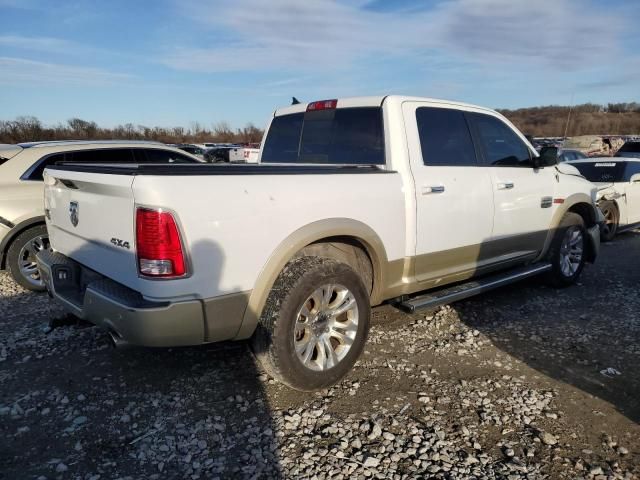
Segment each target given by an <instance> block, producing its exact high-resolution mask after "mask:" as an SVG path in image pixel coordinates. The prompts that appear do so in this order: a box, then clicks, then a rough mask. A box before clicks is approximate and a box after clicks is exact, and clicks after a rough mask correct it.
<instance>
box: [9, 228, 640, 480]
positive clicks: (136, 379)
mask: <svg viewBox="0 0 640 480" xmlns="http://www.w3.org/2000/svg"><path fill="white" fill-rule="evenodd" d="M602 250H603V251H602V255H601V257H600V259H599V261H598V263H597V264H596V265H594V266H590V267H588V268H587V269H586V270H585V272H584V274H583V277H582V283H581V284H580V285H577V286H575V287H571V288H569V289H566V290H562V291H557V290H553V289H549V288H547V287H545V286H543V284H542V283H541V282H540V280H536V279H533V280H530V281H526V282H523V283H519V284H516V285H513V286H510V287H507V288H503V289H501V290H499V291H495V292H491V293H488V294H485V295H484V296H482V297H477V298H475V299H471V300H468V301H463V302H458V303H456V304H453V305H452V306H450V307H444V308H442V309H439V310H438V311H435V312H427V313H421V314H416V315H405V314H402V313H399V312H398V311H396V310H395V309H393V308H392V307H390V306H382V307H378V308H376V309H374V315H373V321H374V326H373V328H372V331H371V336H370V340H369V343H368V347H367V349H366V351H365V354H364V355H363V357H362V358H361V360H360V361H359V362H358V364H357V365H356V367H355V369H354V370H353V372H352V373H351V374H350V375H349V376H348V377H347V378H346V379H345V380H344V381H343V382H342V383H340V384H339V385H337V386H335V387H334V388H331V389H329V390H326V391H323V392H319V393H314V394H301V393H298V392H294V391H291V390H288V389H287V388H285V387H282V386H281V385H279V384H276V383H275V382H274V381H273V380H272V379H269V378H267V376H266V375H265V374H264V373H263V372H262V371H261V370H260V369H259V368H257V367H256V365H255V363H254V360H253V357H252V356H251V355H250V353H249V350H248V348H247V345H246V344H245V343H240V342H239V343H224V344H217V345H209V346H204V347H199V348H182V349H127V350H115V349H113V348H111V346H110V345H109V342H108V339H107V336H106V334H104V333H103V332H101V331H100V330H98V329H97V328H94V327H89V326H86V325H78V324H68V325H63V326H59V327H57V328H55V329H53V330H51V329H50V328H48V323H49V321H50V319H52V318H54V319H55V318H58V319H64V316H63V314H62V312H61V310H60V309H59V308H58V307H57V306H56V305H55V304H54V303H53V302H51V301H50V300H49V299H48V298H47V296H46V295H35V294H31V293H26V292H25V291H23V290H21V289H20V288H19V287H17V286H15V285H14V284H13V283H12V282H11V281H10V279H9V278H8V276H7V275H6V274H2V275H1V276H0V294H1V297H0V478H6V479H15V478H40V479H44V478H60V479H67V478H69V479H84V480H87V479H93V480H95V479H112V478H150V479H153V478H163V479H164V478H193V479H197V478H207V479H210V478H277V477H285V478H309V479H329V478H332V479H347V478H348V479H352V478H385V479H387V478H398V479H400V478H416V477H421V478H506V479H520V478H529V479H538V478H571V479H575V478H596V479H605V478H639V475H640V426H639V425H638V424H639V423H640V375H639V374H638V371H639V370H640V316H639V315H638V312H640V292H639V290H638V285H639V283H640V269H639V268H638V260H639V259H640V232H631V233H627V234H623V235H621V236H620V237H618V238H617V239H616V241H614V242H613V243H611V244H607V245H603V249H602ZM607 369H611V370H607ZM602 372H603V373H602Z"/></svg>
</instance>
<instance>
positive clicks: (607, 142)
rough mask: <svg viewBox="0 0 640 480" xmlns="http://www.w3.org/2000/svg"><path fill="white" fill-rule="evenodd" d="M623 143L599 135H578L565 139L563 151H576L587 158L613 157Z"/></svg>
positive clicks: (620, 139) (613, 138)
mask: <svg viewBox="0 0 640 480" xmlns="http://www.w3.org/2000/svg"><path fill="white" fill-rule="evenodd" d="M623 143H624V141H623V140H622V138H620V137H613V136H600V135H580V136H577V137H571V138H567V139H566V140H565V141H564V143H563V145H562V148H563V149H567V150H578V151H580V152H582V153H584V154H585V155H586V156H587V157H600V156H609V155H613V154H614V153H616V152H617V151H618V149H619V148H620V147H621V146H622V144H623Z"/></svg>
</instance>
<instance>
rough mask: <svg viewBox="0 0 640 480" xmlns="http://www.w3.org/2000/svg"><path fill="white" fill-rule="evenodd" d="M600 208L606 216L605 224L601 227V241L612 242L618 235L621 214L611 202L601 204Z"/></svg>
mask: <svg viewBox="0 0 640 480" xmlns="http://www.w3.org/2000/svg"><path fill="white" fill-rule="evenodd" d="M599 207H600V211H601V212H602V215H603V216H604V224H603V225H602V226H601V227H600V239H601V240H602V241H603V242H610V241H611V240H613V237H615V236H616V233H618V225H619V223H620V212H619V211H618V207H617V206H616V204H615V203H614V202H612V201H611V200H605V201H604V202H601V203H600V205H599Z"/></svg>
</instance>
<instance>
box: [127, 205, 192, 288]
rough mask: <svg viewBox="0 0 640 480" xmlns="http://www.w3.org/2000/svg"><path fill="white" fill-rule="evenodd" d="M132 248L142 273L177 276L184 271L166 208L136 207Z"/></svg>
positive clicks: (179, 245)
mask: <svg viewBox="0 0 640 480" xmlns="http://www.w3.org/2000/svg"><path fill="white" fill-rule="evenodd" d="M136 250H137V253H138V271H139V272H140V273H141V274H142V275H146V276H150V277H180V276H182V275H184V274H185V272H186V268H185V261H184V254H183V252H182V241H181V240H180V232H179V231H178V226H177V225H176V221H175V219H174V218H173V215H172V214H171V213H169V212H163V211H162V210H150V209H147V208H138V210H137V211H136Z"/></svg>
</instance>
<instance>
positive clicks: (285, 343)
mask: <svg viewBox="0 0 640 480" xmlns="http://www.w3.org/2000/svg"><path fill="white" fill-rule="evenodd" d="M370 315H371V307H370V304H369V295H368V293H367V290H366V288H365V286H364V284H363V282H362V280H361V279H360V277H359V275H358V274H357V273H356V272H355V271H354V270H353V269H352V268H351V267H349V266H348V265H346V264H344V263H340V262H337V261H335V260H333V259H328V258H320V257H301V258H296V259H294V260H292V261H290V262H289V263H288V264H287V265H286V266H285V268H284V269H283V270H282V272H281V273H280V275H279V276H278V278H277V280H276V282H275V284H274V286H273V288H272V289H271V292H270V294H269V297H268V299H267V302H266V305H265V307H264V310H263V312H262V316H261V318H260V322H259V324H258V327H257V329H256V332H255V333H254V335H253V338H252V348H253V351H254V353H255V355H256V357H257V358H258V360H259V361H260V362H261V364H262V366H263V367H264V369H265V370H266V371H267V372H268V373H269V374H270V375H271V376H272V377H274V378H275V379H277V380H279V381H280V382H282V383H284V384H285V385H288V386H289V387H291V388H294V389H296V390H302V391H313V390H319V389H322V388H326V387H328V386H330V385H332V384H334V383H336V382H338V381H339V380H340V379H342V377H344V376H345V375H346V374H347V373H348V372H349V370H350V369H351V367H353V365H354V363H355V362H356V360H357V359H358V357H359V356H360V354H361V353H362V350H363V348H364V345H365V342H366V339H367V335H368V332H369V317H370Z"/></svg>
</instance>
